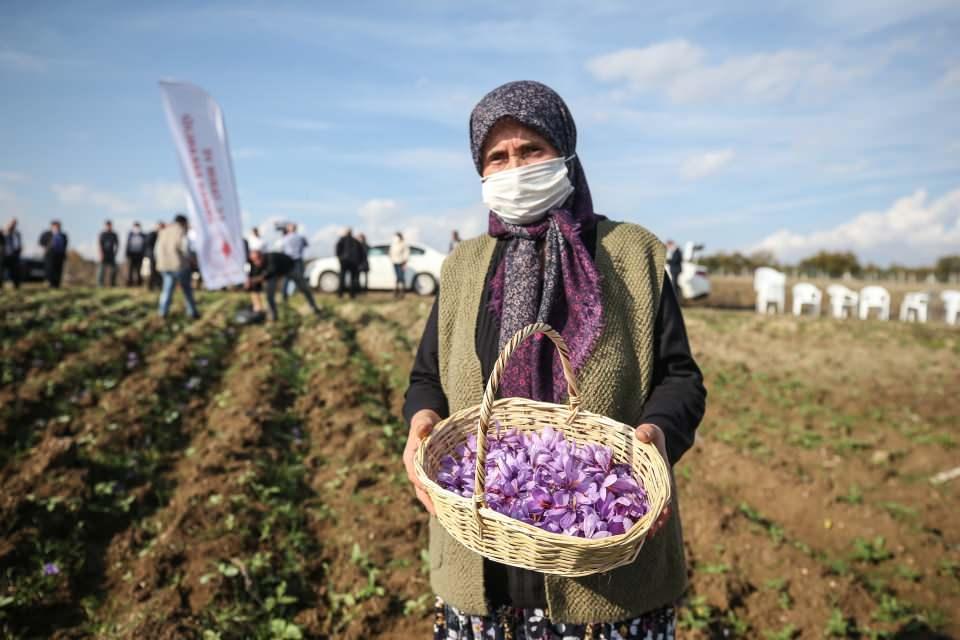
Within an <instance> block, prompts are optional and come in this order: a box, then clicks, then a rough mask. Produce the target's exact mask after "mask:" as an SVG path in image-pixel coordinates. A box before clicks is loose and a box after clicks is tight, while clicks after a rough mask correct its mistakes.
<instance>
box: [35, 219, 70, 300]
mask: <svg viewBox="0 0 960 640" xmlns="http://www.w3.org/2000/svg"><path fill="white" fill-rule="evenodd" d="M40 246H41V247H43V266H44V268H45V270H46V272H47V282H49V283H50V286H51V287H53V288H54V289H59V288H60V281H61V280H62V279H63V263H64V262H66V260H67V234H65V233H64V232H63V230H62V229H61V227H60V221H59V220H54V221H53V222H51V223H50V228H49V229H48V230H46V231H44V232H43V233H42V234H40Z"/></svg>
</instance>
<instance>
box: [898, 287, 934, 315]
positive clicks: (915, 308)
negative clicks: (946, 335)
mask: <svg viewBox="0 0 960 640" xmlns="http://www.w3.org/2000/svg"><path fill="white" fill-rule="evenodd" d="M929 306H930V294H929V293H924V292H922V291H914V292H911V293H908V294H907V295H905V296H903V302H901V303H900V320H901V321H902V322H926V321H927V307H929Z"/></svg>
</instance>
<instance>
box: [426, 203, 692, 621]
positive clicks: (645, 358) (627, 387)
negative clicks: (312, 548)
mask: <svg viewBox="0 0 960 640" xmlns="http://www.w3.org/2000/svg"><path fill="white" fill-rule="evenodd" d="M495 245H496V240H494V239H493V238H491V237H489V236H481V237H479V238H474V239H472V240H467V241H465V242H462V243H461V244H460V245H459V246H458V247H457V248H456V250H454V252H453V253H451V254H450V256H448V257H447V259H446V261H445V262H444V264H443V270H442V274H441V278H440V310H439V319H438V320H439V322H438V331H439V352H440V353H439V357H440V381H441V384H442V386H443V391H444V394H445V395H446V397H447V401H448V402H449V405H450V411H451V413H452V412H454V411H459V410H460V409H464V408H466V407H470V406H472V405H476V404H479V403H480V398H481V396H482V395H483V382H484V381H483V374H482V373H481V368H480V360H479V358H477V354H476V337H475V336H476V328H477V313H478V311H479V309H480V299H481V295H482V292H483V289H484V286H485V278H486V274H487V270H488V267H489V265H490V261H491V258H492V256H493V250H494V247H495ZM595 264H596V266H597V269H598V271H599V272H600V277H601V286H602V295H603V308H604V309H603V310H604V328H603V333H602V335H601V336H600V338H599V340H598V341H597V344H596V347H595V349H594V351H593V353H592V354H591V356H590V358H589V359H588V360H587V362H586V363H584V365H583V367H582V370H581V371H580V374H579V376H578V378H579V382H580V391H581V399H582V402H583V404H582V406H583V408H584V409H586V410H588V411H592V412H594V413H599V414H602V415H606V416H609V417H611V418H613V419H615V420H618V421H620V422H623V423H625V424H631V425H637V424H639V423H640V419H641V417H642V415H643V405H644V403H645V402H646V399H647V396H648V394H649V392H650V380H651V377H652V375H653V354H654V351H653V340H654V322H655V319H656V316H657V307H658V305H659V302H660V294H661V291H662V288H663V278H664V248H663V244H662V243H661V242H660V241H659V240H658V239H657V238H656V236H654V235H653V234H652V233H650V232H649V231H647V230H646V229H644V228H643V227H640V226H638V225H634V224H627V223H617V222H611V221H603V222H601V223H600V224H599V226H598V228H597V250H596V257H595ZM672 508H673V516H672V517H671V518H670V520H669V521H668V524H667V525H666V526H665V527H664V528H663V529H662V530H660V531H659V532H658V533H657V535H655V536H653V537H651V538H648V539H647V541H646V543H645V544H644V546H643V548H642V549H641V551H640V555H639V556H638V557H637V560H636V561H635V562H633V563H632V564H629V565H626V566H623V567H620V568H618V569H614V570H613V571H609V572H607V573H600V574H594V575H591V576H585V577H582V578H562V577H559V576H553V575H549V574H548V575H546V576H545V583H546V592H547V603H548V609H547V615H548V616H549V618H550V619H551V620H553V621H555V622H566V623H571V624H583V623H589V622H617V621H620V620H626V619H630V618H634V617H637V616H640V615H641V614H643V613H645V612H647V611H651V610H653V609H656V608H659V607H662V606H665V605H668V604H672V603H674V602H676V601H677V600H679V599H680V597H681V596H682V595H683V593H684V591H685V590H686V586H687V572H686V562H685V560H684V555H683V538H682V534H681V530H680V512H679V509H678V505H677V501H676V492H674V499H673V503H672ZM430 584H431V586H432V587H433V590H434V592H436V594H437V595H439V596H440V597H441V598H443V599H444V601H445V602H447V603H448V604H449V605H451V606H453V607H456V608H457V609H460V610H461V611H463V612H466V613H469V614H474V615H490V613H491V612H490V607H489V606H488V603H487V602H486V597H485V589H484V575H483V558H482V556H480V555H478V554H476V553H474V552H472V551H470V550H469V549H467V548H466V547H464V546H463V545H462V544H460V543H459V542H457V541H456V540H455V539H453V537H451V536H450V534H448V533H447V532H446V531H445V530H444V529H443V527H441V526H440V524H439V523H438V522H437V519H436V518H431V519H430Z"/></svg>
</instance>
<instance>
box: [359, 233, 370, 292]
mask: <svg viewBox="0 0 960 640" xmlns="http://www.w3.org/2000/svg"><path fill="white" fill-rule="evenodd" d="M357 242H359V243H360V264H359V265H358V266H357V273H358V274H359V275H358V277H359V280H360V292H361V293H366V292H367V291H368V290H369V288H370V262H369V261H368V260H367V254H369V253H370V245H369V244H367V236H366V235H365V234H363V233H361V234H359V235H357Z"/></svg>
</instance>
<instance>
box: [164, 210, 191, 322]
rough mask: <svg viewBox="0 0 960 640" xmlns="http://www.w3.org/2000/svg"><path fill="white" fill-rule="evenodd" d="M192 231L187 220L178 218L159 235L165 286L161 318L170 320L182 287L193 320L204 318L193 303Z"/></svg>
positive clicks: (178, 216)
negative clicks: (189, 235) (176, 290)
mask: <svg viewBox="0 0 960 640" xmlns="http://www.w3.org/2000/svg"><path fill="white" fill-rule="evenodd" d="M188 227H189V223H188V222H187V217H186V216H185V215H183V214H178V215H177V216H176V217H175V218H174V219H173V224H170V225H167V226H165V227H164V228H163V229H161V230H160V232H159V233H158V234H157V245H156V247H155V248H154V252H155V254H156V257H157V271H158V272H159V273H160V278H161V280H162V283H163V284H162V288H161V290H160V302H159V311H160V317H161V318H166V317H167V314H168V313H169V312H170V302H171V301H172V299H173V290H174V288H175V287H176V286H177V285H178V284H179V285H180V288H181V289H183V299H184V301H185V302H186V305H187V315H188V316H190V317H191V318H193V319H197V318H199V317H200V312H199V311H197V305H196V303H195V302H194V300H193V286H192V283H191V282H190V275H191V269H190V255H189V249H188V247H187V228H188Z"/></svg>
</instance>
